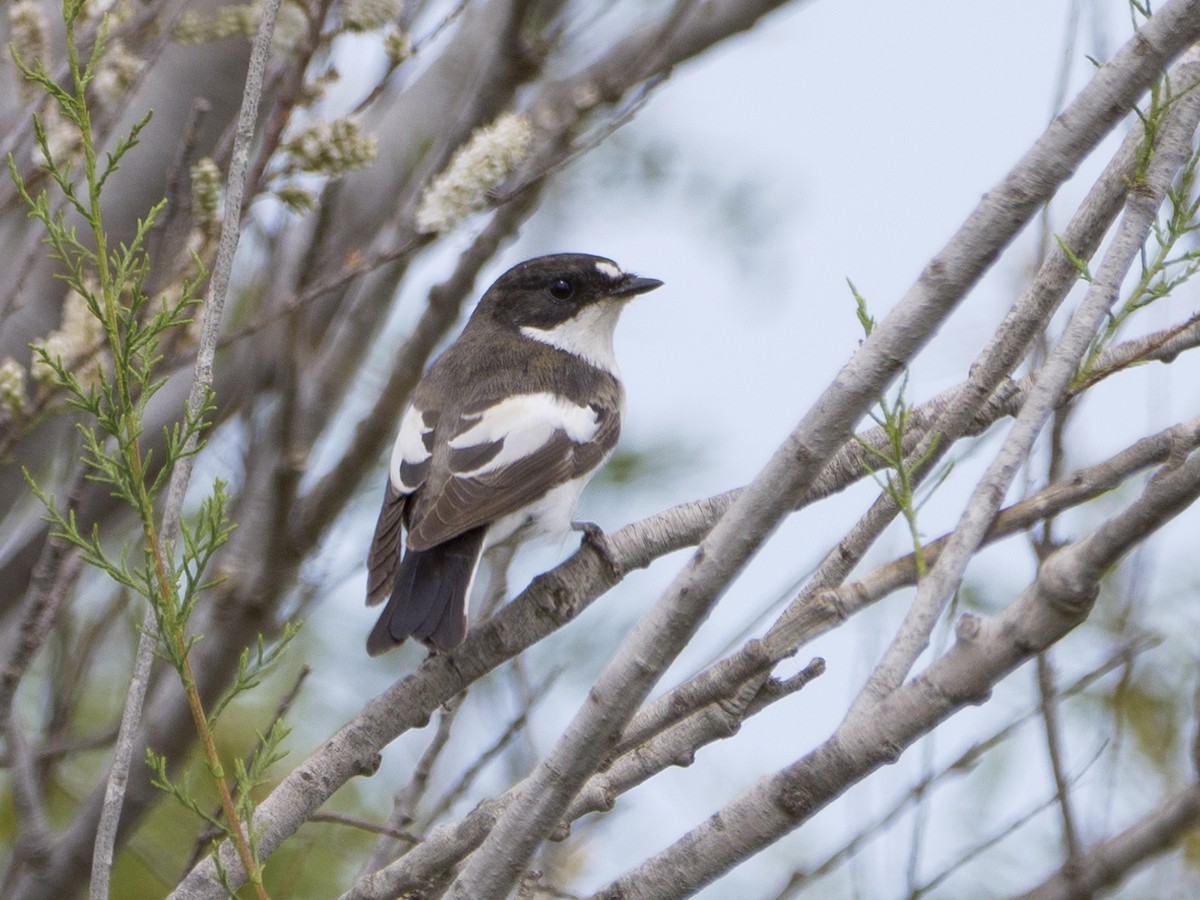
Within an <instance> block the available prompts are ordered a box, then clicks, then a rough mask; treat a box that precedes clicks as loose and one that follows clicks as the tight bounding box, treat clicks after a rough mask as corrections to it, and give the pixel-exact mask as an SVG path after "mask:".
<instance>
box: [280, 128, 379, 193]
mask: <svg viewBox="0 0 1200 900" xmlns="http://www.w3.org/2000/svg"><path fill="white" fill-rule="evenodd" d="M283 150H284V151H285V152H286V153H287V154H288V156H289V157H290V159H289V162H288V165H287V169H286V171H289V172H309V173H311V174H314V175H326V176H328V177H330V178H337V177H339V176H341V175H345V174H346V173H347V172H349V171H350V170H351V169H357V168H361V167H362V166H365V165H367V164H368V163H371V162H373V161H374V160H375V155H376V153H377V152H378V150H379V144H378V142H377V141H376V140H375V138H374V137H371V136H370V135H364V134H363V133H362V130H361V129H360V128H359V125H358V122H357V121H356V120H355V119H352V118H342V119H333V120H324V119H313V120H312V121H310V122H308V123H307V124H306V125H305V127H304V129H303V130H302V131H301V132H300V133H299V134H297V135H296V136H295V137H293V138H291V139H290V140H288V141H286V142H285V143H284V144H283Z"/></svg>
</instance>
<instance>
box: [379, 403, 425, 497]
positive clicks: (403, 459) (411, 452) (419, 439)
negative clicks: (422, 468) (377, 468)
mask: <svg viewBox="0 0 1200 900" xmlns="http://www.w3.org/2000/svg"><path fill="white" fill-rule="evenodd" d="M432 430H433V429H432V428H430V427H429V426H428V425H426V424H425V422H424V420H423V419H422V413H421V411H420V410H419V409H417V408H416V407H415V406H410V407H409V408H408V409H407V410H406V411H405V413H404V415H403V416H402V417H401V418H400V431H399V433H398V434H397V435H396V443H395V444H394V445H393V446H392V459H391V463H390V464H389V465H388V477H390V478H391V479H392V484H393V485H395V487H396V489H397V490H399V491H400V492H401V493H405V494H407V493H411V492H412V491H414V490H416V489H417V487H418V485H415V484H405V483H404V479H403V478H401V477H400V465H401V463H408V464H409V465H414V466H416V465H421V464H422V463H425V462H427V461H428V460H429V451H428V450H427V449H425V436H426V435H428V434H429V432H431V431H432Z"/></svg>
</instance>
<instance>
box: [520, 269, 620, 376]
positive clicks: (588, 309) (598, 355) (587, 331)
mask: <svg viewBox="0 0 1200 900" xmlns="http://www.w3.org/2000/svg"><path fill="white" fill-rule="evenodd" d="M597 265H598V266H599V265H603V263H597ZM623 306H624V304H623V303H621V302H620V301H619V300H602V301H600V302H598V303H589V304H588V305H587V306H585V307H584V308H583V309H581V310H580V311H579V312H578V313H577V314H576V315H575V316H573V317H572V318H570V319H567V321H565V322H561V323H559V324H558V325H555V326H554V327H553V328H534V327H533V326H532V325H525V326H523V327H522V328H521V334H523V335H525V337H528V338H533V339H534V340H535V341H541V342H542V343H543V344H549V345H550V346H552V347H557V348H558V349H559V350H565V351H567V352H568V353H573V354H575V355H576V356H579V357H582V358H583V359H584V360H586V361H587V362H589V363H591V364H592V365H593V366H595V367H596V368H597V369H603V370H604V371H605V372H608V373H609V374H610V375H612V376H613V377H614V378H620V373H619V372H618V371H617V354H616V353H615V352H614V351H613V333H614V332H615V331H616V329H617V319H618V318H620V316H621V309H622V307H623Z"/></svg>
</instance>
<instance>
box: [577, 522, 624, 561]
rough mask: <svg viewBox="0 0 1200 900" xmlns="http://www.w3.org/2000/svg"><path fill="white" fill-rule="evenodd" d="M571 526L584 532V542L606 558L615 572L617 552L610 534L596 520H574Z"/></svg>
mask: <svg viewBox="0 0 1200 900" xmlns="http://www.w3.org/2000/svg"><path fill="white" fill-rule="evenodd" d="M571 528H572V529H574V530H575V531H579V532H582V534H583V543H585V544H588V545H590V546H591V548H592V549H593V550H595V551H596V552H597V553H598V554H599V555H600V558H601V559H602V560H604V563H605V564H606V565H607V566H608V567H609V568H610V569H612V570H613V571H614V572H615V571H616V569H617V565H616V554H615V553H614V552H613V548H612V544H611V543H610V542H609V540H608V535H606V534H605V533H604V529H602V528H601V527H600V526H599V525H597V524H596V523H595V522H572V523H571Z"/></svg>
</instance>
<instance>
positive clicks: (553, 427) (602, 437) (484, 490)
mask: <svg viewBox="0 0 1200 900" xmlns="http://www.w3.org/2000/svg"><path fill="white" fill-rule="evenodd" d="M615 399H616V398H615V397H614V401H615ZM620 428H621V416H620V410H619V408H618V406H617V403H616V402H612V403H607V402H597V403H591V404H586V405H583V404H578V403H575V402H573V401H570V400H567V399H565V398H563V397H560V396H558V395H556V394H553V393H549V392H543V393H533V394H521V395H518V396H515V397H508V398H506V399H504V400H501V401H500V402H498V403H495V404H493V405H491V406H488V407H486V408H484V409H482V410H480V411H476V412H468V413H465V414H463V415H462V416H461V417H460V418H459V419H458V420H457V422H455V423H453V425H452V426H451V427H450V429H449V434H448V438H447V439H446V440H442V439H441V437H440V436H439V438H438V440H437V441H436V442H435V446H434V449H433V451H432V453H431V459H430V460H429V468H428V470H427V472H426V477H425V481H424V483H423V484H422V486H421V490H420V491H419V492H417V493H416V494H415V495H414V496H413V502H412V507H411V509H410V510H409V513H408V520H409V530H408V545H409V546H410V547H412V548H413V549H414V550H423V549H426V548H428V547H432V546H434V545H436V544H439V543H441V542H442V541H445V540H449V539H450V538H452V537H455V536H456V535H459V534H462V533H463V532H465V531H468V530H470V529H472V528H476V527H478V526H480V525H483V524H486V523H488V522H492V521H495V520H496V519H498V518H500V517H501V516H504V515H507V514H509V513H511V512H515V511H516V510H518V509H520V508H521V507H522V506H524V505H526V504H527V503H530V502H532V501H534V500H537V499H538V498H539V497H541V496H542V495H543V494H545V493H546V492H547V491H549V490H550V489H551V488H553V487H555V486H557V485H559V484H561V483H562V482H564V481H569V480H571V479H574V478H577V477H579V476H581V475H583V474H585V473H587V472H589V471H591V470H592V469H594V468H596V466H598V465H599V464H600V463H601V461H603V459H604V458H605V456H607V455H608V453H609V452H610V451H611V450H612V448H613V446H614V445H615V444H616V442H617V436H618V434H619V433H620Z"/></svg>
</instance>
